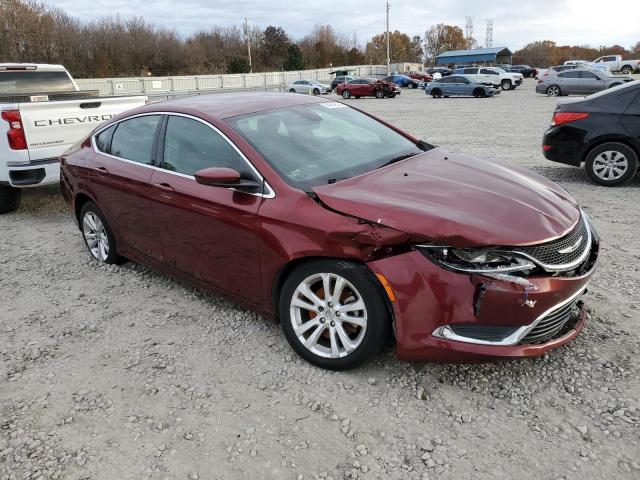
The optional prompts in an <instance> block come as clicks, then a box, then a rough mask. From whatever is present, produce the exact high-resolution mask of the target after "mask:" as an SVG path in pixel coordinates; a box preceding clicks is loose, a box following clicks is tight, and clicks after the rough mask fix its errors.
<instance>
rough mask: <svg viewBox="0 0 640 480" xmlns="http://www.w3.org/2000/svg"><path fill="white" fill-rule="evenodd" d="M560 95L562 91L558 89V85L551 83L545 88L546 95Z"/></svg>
mask: <svg viewBox="0 0 640 480" xmlns="http://www.w3.org/2000/svg"><path fill="white" fill-rule="evenodd" d="M560 95H562V91H561V90H560V87H559V86H557V85H551V86H550V87H549V88H547V96H548V97H559V96H560Z"/></svg>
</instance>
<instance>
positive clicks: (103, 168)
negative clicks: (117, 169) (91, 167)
mask: <svg viewBox="0 0 640 480" xmlns="http://www.w3.org/2000/svg"><path fill="white" fill-rule="evenodd" d="M95 171H96V172H98V173H109V170H108V169H107V168H106V167H96V168H95Z"/></svg>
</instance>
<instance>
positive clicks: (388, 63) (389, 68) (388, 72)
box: [387, 0, 391, 76]
mask: <svg viewBox="0 0 640 480" xmlns="http://www.w3.org/2000/svg"><path fill="white" fill-rule="evenodd" d="M389 75H391V58H389V0H387V76H389Z"/></svg>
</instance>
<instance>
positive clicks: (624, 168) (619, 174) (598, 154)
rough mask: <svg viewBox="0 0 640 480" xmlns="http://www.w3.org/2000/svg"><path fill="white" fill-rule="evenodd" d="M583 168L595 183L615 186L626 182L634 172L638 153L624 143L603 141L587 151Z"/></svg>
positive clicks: (636, 168)
mask: <svg viewBox="0 0 640 480" xmlns="http://www.w3.org/2000/svg"><path fill="white" fill-rule="evenodd" d="M584 169H585V171H586V173H587V176H588V177H589V178H590V179H591V180H593V181H594V182H595V183H597V184H599V185H604V186H605V187H617V186H619V185H622V184H624V183H627V182H628V181H629V180H631V179H632V178H633V176H634V175H635V174H636V171H637V170H638V155H637V154H636V152H635V151H633V150H632V149H631V148H629V147H628V146H626V145H625V144H624V143H618V142H608V143H603V144H602V145H598V146H597V147H596V148H594V149H593V150H591V151H590V152H589V154H588V155H587V157H586V158H585V161H584Z"/></svg>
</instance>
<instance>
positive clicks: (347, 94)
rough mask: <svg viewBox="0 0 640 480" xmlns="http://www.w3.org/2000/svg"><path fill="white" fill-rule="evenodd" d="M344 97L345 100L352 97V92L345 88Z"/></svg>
mask: <svg viewBox="0 0 640 480" xmlns="http://www.w3.org/2000/svg"><path fill="white" fill-rule="evenodd" d="M342 98H344V99H345V100H348V99H349V98H351V92H350V91H349V90H343V91H342Z"/></svg>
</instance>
